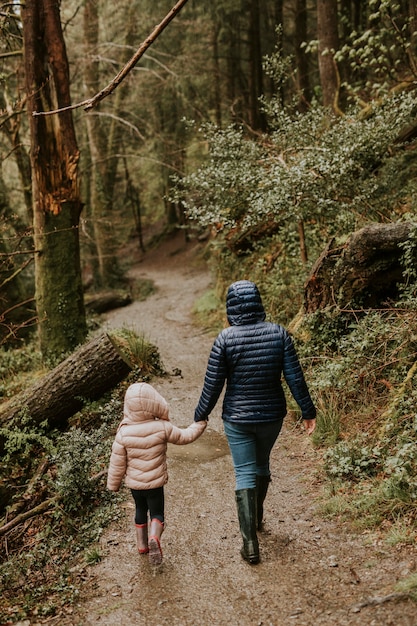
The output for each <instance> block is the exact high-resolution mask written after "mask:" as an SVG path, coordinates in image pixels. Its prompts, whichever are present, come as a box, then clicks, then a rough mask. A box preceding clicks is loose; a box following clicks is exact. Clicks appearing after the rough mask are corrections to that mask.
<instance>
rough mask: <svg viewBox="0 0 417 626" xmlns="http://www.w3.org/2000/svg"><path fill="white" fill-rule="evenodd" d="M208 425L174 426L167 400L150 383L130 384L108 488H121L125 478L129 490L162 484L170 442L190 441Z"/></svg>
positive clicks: (115, 446) (164, 481)
mask: <svg viewBox="0 0 417 626" xmlns="http://www.w3.org/2000/svg"><path fill="white" fill-rule="evenodd" d="M206 425H207V423H206V422H194V423H192V424H191V426H189V427H188V428H178V427H177V426H174V425H173V424H172V423H171V422H170V421H169V416H168V404H167V402H166V400H165V399H164V398H163V397H162V396H161V395H160V394H159V393H158V392H157V391H156V390H155V389H154V388H153V387H152V386H151V385H148V384H147V383H134V384H133V385H130V387H129V388H128V389H127V391H126V394H125V400H124V408H123V420H122V421H121V423H120V424H119V428H118V430H117V433H116V437H115V440H114V442H113V446H112V453H111V457H110V464H109V470H108V476H107V488H108V489H110V491H118V490H119V488H120V485H121V483H122V480H123V479H124V482H125V485H126V487H129V488H130V489H139V490H141V489H155V488H156V487H161V486H162V485H164V484H165V483H166V482H167V480H168V471H167V463H166V451H167V443H168V442H169V443H175V444H180V445H184V444H187V443H191V442H192V441H194V440H195V439H197V437H199V436H200V435H201V434H202V433H203V431H204V429H205V427H206Z"/></svg>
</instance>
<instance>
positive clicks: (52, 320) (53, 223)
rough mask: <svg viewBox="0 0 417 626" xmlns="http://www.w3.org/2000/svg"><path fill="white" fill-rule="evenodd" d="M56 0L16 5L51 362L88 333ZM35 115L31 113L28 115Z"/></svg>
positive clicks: (38, 278)
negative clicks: (18, 7) (20, 25)
mask: <svg viewBox="0 0 417 626" xmlns="http://www.w3.org/2000/svg"><path fill="white" fill-rule="evenodd" d="M59 6H60V2H59V0H27V1H26V4H24V5H23V6H22V21H23V38H24V61H25V76H26V90H27V102H28V106H27V108H28V114H29V124H30V137H31V153H30V157H31V169H32V193H33V204H34V241H35V251H36V254H35V289H36V308H37V313H38V317H39V338H40V348H41V351H42V353H43V354H44V355H45V356H46V355H48V356H49V355H50V356H55V357H58V356H60V355H61V354H62V353H66V352H68V351H70V350H73V349H74V348H75V347H76V346H77V345H78V344H79V343H80V342H82V341H83V340H84V338H85V336H86V334H87V327H86V320H85V310H84V301H83V291H82V281H81V264H80V251H79V230H78V227H79V218H80V213H81V209H82V203H81V199H80V193H79V180H78V160H79V151H78V147H77V141H76V136H75V130H74V124H73V119H72V113H71V111H63V112H61V113H59V114H54V115H39V114H41V113H45V112H48V111H51V110H55V109H58V108H64V107H68V106H69V105H70V103H71V98H70V79H69V67H68V59H67V53H66V48H65V42H64V37H63V32H62V27H61V20H60V11H59ZM33 114H35V115H33Z"/></svg>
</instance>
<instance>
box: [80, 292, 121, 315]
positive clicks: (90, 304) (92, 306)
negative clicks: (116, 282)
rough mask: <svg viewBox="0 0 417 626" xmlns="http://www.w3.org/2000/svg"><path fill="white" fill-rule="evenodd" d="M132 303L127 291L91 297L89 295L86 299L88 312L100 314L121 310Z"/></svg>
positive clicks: (103, 293)
mask: <svg viewBox="0 0 417 626" xmlns="http://www.w3.org/2000/svg"><path fill="white" fill-rule="evenodd" d="M131 302H132V296H131V295H130V293H129V292H127V291H103V292H101V293H95V294H91V295H89V294H87V295H86V296H85V298H84V304H85V308H86V310H87V311H92V312H93V313H99V314H100V313H106V311H112V310H113V309H119V308H121V307H123V306H127V305H128V304H131Z"/></svg>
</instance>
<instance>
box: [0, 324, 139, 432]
mask: <svg viewBox="0 0 417 626" xmlns="http://www.w3.org/2000/svg"><path fill="white" fill-rule="evenodd" d="M132 368H133V363H131V362H130V361H129V359H128V357H127V356H126V354H125V353H124V352H123V349H122V347H121V346H120V345H118V343H117V339H115V338H114V337H112V336H110V335H108V334H107V333H103V334H101V335H99V336H98V337H96V338H95V339H92V340H91V341H90V342H88V343H86V344H84V345H83V346H81V347H80V348H79V349H78V350H76V351H75V352H74V353H73V354H71V356H69V357H68V358H67V359H65V361H62V363H60V364H59V365H58V366H57V367H55V368H54V369H53V370H51V371H50V372H49V373H48V374H47V375H46V376H44V377H43V378H41V379H40V380H39V381H38V382H36V383H35V384H34V385H33V386H32V387H30V388H29V389H28V390H25V391H24V392H22V393H21V394H18V395H17V396H15V397H14V398H12V399H11V400H10V401H9V402H7V403H6V404H3V405H0V425H2V426H3V425H5V424H6V423H10V421H11V420H13V425H14V426H16V425H19V421H20V420H23V418H24V417H26V416H29V418H30V420H31V423H32V424H34V425H37V424H40V423H41V422H44V421H45V420H46V421H47V422H48V425H49V427H50V428H58V429H62V428H66V427H67V422H68V419H69V418H70V417H71V416H72V415H74V414H75V413H77V411H79V410H80V409H81V408H82V407H83V405H84V403H85V402H86V401H88V400H97V399H98V398H100V397H102V396H103V395H104V394H105V393H106V392H107V391H109V390H110V389H112V388H113V387H115V386H116V385H117V384H118V383H120V382H121V381H122V380H123V379H124V378H125V377H126V376H127V374H128V373H129V372H130V371H131V369H132Z"/></svg>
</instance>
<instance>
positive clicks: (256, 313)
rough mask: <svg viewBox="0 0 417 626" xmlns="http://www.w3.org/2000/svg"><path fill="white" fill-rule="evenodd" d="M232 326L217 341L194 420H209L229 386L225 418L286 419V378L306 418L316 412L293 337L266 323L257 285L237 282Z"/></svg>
mask: <svg viewBox="0 0 417 626" xmlns="http://www.w3.org/2000/svg"><path fill="white" fill-rule="evenodd" d="M226 311H227V318H228V321H229V324H230V326H229V327H228V328H225V329H224V330H223V331H222V332H221V333H220V334H219V335H218V336H217V338H216V340H215V342H214V344H213V347H212V349H211V353H210V357H209V360H208V365H207V371H206V375H205V379H204V387H203V390H202V392H201V396H200V400H199V402H198V405H197V408H196V410H195V415H194V420H195V421H200V420H204V419H208V416H209V415H210V413H211V411H212V410H213V408H214V406H215V405H216V402H217V400H218V399H219V396H220V394H221V392H222V389H223V387H224V384H225V382H226V392H225V396H224V401H223V412H222V417H223V419H224V420H225V421H229V422H235V423H236V422H237V423H238V422H241V423H242V422H245V423H252V422H270V421H274V420H280V419H282V418H284V416H285V414H286V412H287V407H286V400H285V395H284V390H283V388H282V385H281V378H282V375H283V376H284V378H285V380H286V382H287V384H288V387H289V389H290V390H291V393H292V395H293V396H294V398H295V400H296V402H297V404H298V405H299V407H300V409H301V413H302V417H303V419H313V418H315V416H316V409H315V407H314V404H313V402H312V400H311V397H310V394H309V391H308V388H307V385H306V382H305V379H304V375H303V372H302V369H301V366H300V363H299V360H298V357H297V354H296V351H295V348H294V344H293V341H292V339H291V337H290V335H289V333H288V332H287V331H286V330H285V328H283V327H282V326H280V325H278V324H272V323H270V322H266V321H265V311H264V307H263V304H262V300H261V297H260V295H259V291H258V288H257V286H256V285H255V284H254V283H252V282H250V281H248V280H241V281H238V282H236V283H233V284H232V285H231V286H230V287H229V290H228V293H227V299H226Z"/></svg>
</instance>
